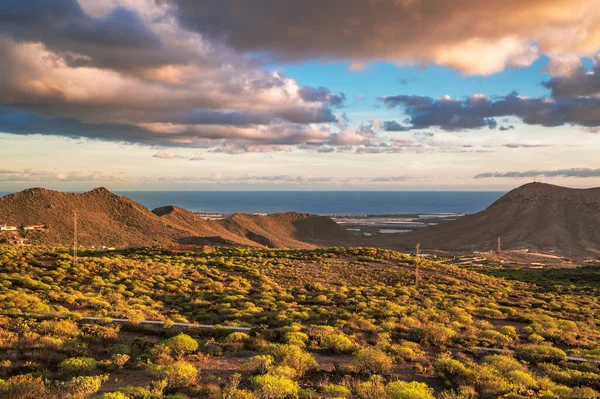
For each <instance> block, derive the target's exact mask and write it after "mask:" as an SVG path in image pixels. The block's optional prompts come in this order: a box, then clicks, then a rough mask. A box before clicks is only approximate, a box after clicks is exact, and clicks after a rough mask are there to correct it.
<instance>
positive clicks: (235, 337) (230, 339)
mask: <svg viewBox="0 0 600 399" xmlns="http://www.w3.org/2000/svg"><path fill="white" fill-rule="evenodd" d="M247 339H250V336H249V335H248V334H246V333H244V332H241V331H236V332H232V333H231V334H229V335H228V336H227V337H226V338H225V342H227V343H234V342H244V341H246V340H247Z"/></svg>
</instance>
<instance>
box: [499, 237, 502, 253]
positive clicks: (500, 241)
mask: <svg viewBox="0 0 600 399" xmlns="http://www.w3.org/2000/svg"><path fill="white" fill-rule="evenodd" d="M500 252H502V238H500V236H498V253H500Z"/></svg>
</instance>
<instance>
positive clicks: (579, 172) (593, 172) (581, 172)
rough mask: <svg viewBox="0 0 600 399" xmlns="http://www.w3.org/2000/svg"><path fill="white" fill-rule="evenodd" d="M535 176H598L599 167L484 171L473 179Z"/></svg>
mask: <svg viewBox="0 0 600 399" xmlns="http://www.w3.org/2000/svg"><path fill="white" fill-rule="evenodd" d="M536 176H546V177H578V178H587V177H600V169H590V168H571V169H556V170H528V171H525V172H486V173H480V174H478V175H476V176H475V177H474V178H475V179H487V178H532V177H536Z"/></svg>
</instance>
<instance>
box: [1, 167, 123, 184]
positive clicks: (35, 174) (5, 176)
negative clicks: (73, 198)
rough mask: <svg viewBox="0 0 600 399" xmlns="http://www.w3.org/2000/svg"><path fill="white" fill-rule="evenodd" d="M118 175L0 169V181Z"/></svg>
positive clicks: (86, 179) (105, 179)
mask: <svg viewBox="0 0 600 399" xmlns="http://www.w3.org/2000/svg"><path fill="white" fill-rule="evenodd" d="M118 180H121V179H120V178H119V177H116V176H111V175H107V174H104V173H99V172H97V173H91V174H82V173H78V172H62V171H58V172H57V171H36V170H32V169H23V170H9V169H0V182H15V183H19V182H44V183H46V182H111V181H118Z"/></svg>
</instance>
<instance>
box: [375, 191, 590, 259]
mask: <svg viewBox="0 0 600 399" xmlns="http://www.w3.org/2000/svg"><path fill="white" fill-rule="evenodd" d="M498 237H501V239H502V248H504V249H521V248H529V249H533V250H556V251H559V252H562V253H584V252H585V253H596V254H600V188H592V189H571V188H566V187H559V186H554V185H550V184H543V183H530V184H526V185H524V186H521V187H519V188H516V189H514V190H512V191H510V192H509V193H507V194H506V195H504V196H503V197H501V198H500V199H498V200H497V201H496V202H494V203H493V204H492V205H490V206H489V207H488V208H487V209H486V210H484V211H482V212H479V213H476V214H473V215H467V216H464V217H462V218H460V219H457V220H456V221H453V222H448V223H444V224H441V225H438V226H432V227H428V228H425V229H423V230H418V231H415V232H413V233H407V234H398V235H394V236H389V237H377V238H376V240H375V243H374V244H375V245H379V246H384V247H393V248H412V247H414V245H416V243H418V242H419V243H421V245H422V247H423V248H436V249H455V250H456V249H465V250H466V249H472V250H490V249H495V248H496V247H497V239H498Z"/></svg>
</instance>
